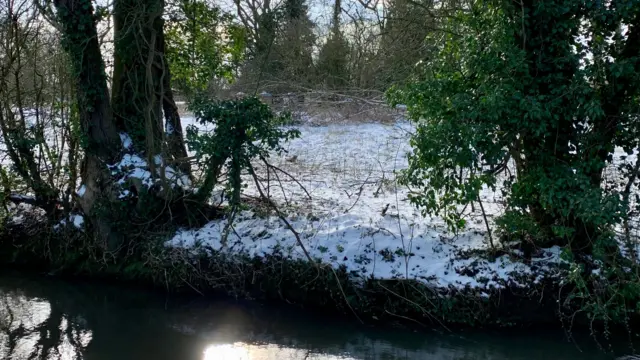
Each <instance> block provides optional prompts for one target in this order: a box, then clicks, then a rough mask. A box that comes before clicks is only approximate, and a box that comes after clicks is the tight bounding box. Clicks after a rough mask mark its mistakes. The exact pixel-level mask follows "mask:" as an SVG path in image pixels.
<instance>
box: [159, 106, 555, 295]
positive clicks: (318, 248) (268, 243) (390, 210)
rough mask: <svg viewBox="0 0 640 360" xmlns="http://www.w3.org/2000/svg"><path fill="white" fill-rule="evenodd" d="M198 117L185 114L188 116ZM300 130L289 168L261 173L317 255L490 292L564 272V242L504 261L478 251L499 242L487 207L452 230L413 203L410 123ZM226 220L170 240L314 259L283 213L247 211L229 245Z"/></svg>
mask: <svg viewBox="0 0 640 360" xmlns="http://www.w3.org/2000/svg"><path fill="white" fill-rule="evenodd" d="M192 123H193V120H192V119H185V125H187V124H192ZM299 130H300V131H301V134H302V136H301V138H299V139H296V140H294V141H292V142H291V143H289V144H288V145H287V148H288V154H286V155H285V156H282V157H278V158H272V159H271V161H272V164H273V165H275V166H277V167H278V168H280V169H282V170H284V172H286V174H285V173H284V172H279V171H277V172H274V170H273V169H272V170H271V171H269V173H267V170H266V169H261V176H262V178H263V179H262V180H263V182H264V184H265V187H266V188H267V189H268V193H269V196H270V197H271V198H272V199H273V200H274V201H275V202H276V203H278V204H279V205H280V206H281V207H282V208H283V209H284V211H286V212H287V214H288V221H289V222H290V223H291V225H292V226H293V228H294V229H295V230H296V232H298V233H299V234H300V238H301V240H302V242H303V245H304V246H305V248H306V249H307V250H308V252H309V254H310V255H311V257H312V258H314V260H319V261H321V262H322V263H323V264H330V265H331V266H332V267H334V268H335V269H338V268H341V267H342V268H343V269H345V270H346V271H347V272H349V273H350V274H351V275H352V276H353V278H354V279H356V280H357V279H360V280H363V279H369V278H374V279H413V280H418V281H420V282H423V283H425V284H426V285H429V286H433V287H437V288H443V289H450V288H455V289H463V288H472V289H475V290H478V292H479V293H481V294H489V293H490V292H491V290H492V289H499V288H503V287H505V286H507V285H509V286H525V285H526V284H524V283H521V282H522V279H523V278H526V279H527V281H528V282H529V281H534V282H536V281H540V280H541V279H542V278H543V277H553V276H554V275H555V274H556V273H557V271H558V267H557V265H558V264H559V263H560V262H561V260H560V253H561V249H560V248H551V249H547V250H545V251H543V252H541V253H540V254H539V255H538V257H536V258H534V259H533V260H532V261H531V262H530V263H528V264H525V263H524V262H523V261H521V260H520V259H518V258H517V256H508V255H503V256H500V257H498V258H497V259H495V261H490V260H488V259H486V258H484V257H480V256H478V255H477V254H478V253H483V252H486V250H487V249H488V248H489V243H488V239H487V235H486V232H485V224H484V222H483V221H482V214H481V212H480V209H479V208H478V207H476V208H474V209H468V210H467V213H468V215H469V219H470V221H469V223H468V226H467V229H466V230H465V231H463V232H461V233H459V234H451V233H449V232H447V231H446V226H445V223H444V221H443V220H442V219H440V218H437V217H425V216H422V215H421V214H420V213H419V211H418V210H417V209H416V208H414V207H413V206H412V205H411V204H410V203H409V202H408V199H407V196H408V193H409V190H408V189H407V188H403V187H400V186H399V185H397V184H396V181H395V179H396V173H395V172H396V171H397V170H400V169H403V168H405V167H406V166H407V160H406V154H407V152H408V151H410V146H409V143H408V139H409V136H410V133H411V131H412V127H411V125H410V124H408V123H404V122H400V123H396V124H394V125H383V124H373V123H371V124H348V125H330V126H325V127H315V126H301V127H299ZM287 174H288V175H291V176H292V177H293V178H295V179H296V181H293V180H292V179H291V178H290V177H289V176H288V175H287ZM246 180H247V183H248V184H250V185H249V187H248V188H247V189H246V191H245V194H246V195H249V196H257V195H258V191H257V189H256V187H255V186H254V185H253V183H252V181H251V180H250V178H249V177H247V178H246ZM298 182H299V183H298ZM481 199H482V201H483V204H484V208H485V210H486V211H487V213H488V217H489V218H492V217H493V216H494V215H495V214H497V213H498V212H499V211H500V198H499V196H498V194H496V193H493V192H492V191H489V190H486V191H484V192H483V193H482V196H481ZM226 227H227V223H226V220H215V221H212V222H210V223H208V224H207V225H206V226H204V227H203V228H200V229H184V230H182V231H179V232H178V233H177V234H176V235H175V236H174V237H173V238H172V239H171V240H170V241H169V242H168V243H167V245H168V246H170V247H178V248H187V249H190V250H192V251H194V252H198V251H204V252H212V251H213V252H219V251H222V252H224V253H227V254H229V255H247V256H249V257H251V258H255V257H259V258H264V257H266V256H269V255H271V254H279V255H283V256H285V257H287V258H290V259H301V260H304V259H306V256H305V255H304V252H303V250H302V249H301V247H300V246H299V244H298V243H297V239H296V236H295V235H294V233H293V232H291V231H290V230H289V229H287V227H286V226H285V224H284V223H283V222H282V221H281V220H280V219H278V218H277V217H275V216H271V217H264V216H258V215H256V214H254V213H252V212H250V211H245V212H243V213H241V214H239V215H238V216H237V217H236V218H235V220H234V222H233V227H232V231H230V233H229V235H228V238H227V244H222V239H223V233H224V232H225V228H226ZM473 254H476V255H473ZM514 255H515V254H514Z"/></svg>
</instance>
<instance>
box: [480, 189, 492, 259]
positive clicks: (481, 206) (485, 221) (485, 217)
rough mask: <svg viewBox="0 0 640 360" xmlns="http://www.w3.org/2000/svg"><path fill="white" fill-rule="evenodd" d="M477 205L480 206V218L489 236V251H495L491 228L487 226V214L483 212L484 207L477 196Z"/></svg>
mask: <svg viewBox="0 0 640 360" xmlns="http://www.w3.org/2000/svg"><path fill="white" fill-rule="evenodd" d="M478 204H480V210H481V211H482V217H483V218H484V224H485V226H486V227H487V234H488V235H489V243H490V244H491V249H492V250H495V249H496V247H495V245H494V244H493V235H492V234H491V227H490V226H489V220H488V219H487V213H486V212H485V211H484V205H482V200H480V195H478Z"/></svg>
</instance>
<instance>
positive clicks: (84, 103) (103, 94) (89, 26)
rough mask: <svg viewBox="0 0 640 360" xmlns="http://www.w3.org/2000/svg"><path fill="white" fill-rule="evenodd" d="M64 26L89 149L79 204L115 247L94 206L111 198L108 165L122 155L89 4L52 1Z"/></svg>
mask: <svg viewBox="0 0 640 360" xmlns="http://www.w3.org/2000/svg"><path fill="white" fill-rule="evenodd" d="M54 6H55V7H56V12H57V14H58V18H59V19H58V20H59V22H60V24H61V25H62V28H63V29H62V31H63V34H62V35H63V41H62V45H63V48H64V50H65V51H66V52H67V53H68V54H69V58H70V59H71V65H72V70H73V72H74V76H75V79H76V97H77V101H78V112H79V117H80V126H81V130H82V134H83V135H84V138H83V139H81V146H82V147H83V149H84V151H85V158H84V160H83V163H82V170H81V176H82V179H83V183H84V186H85V189H86V190H85V191H84V194H82V196H80V197H79V199H78V202H79V205H80V207H81V208H82V211H83V212H84V214H85V215H86V216H88V217H89V218H90V219H91V222H92V223H94V225H95V227H96V229H97V230H98V235H99V237H101V238H102V240H103V241H104V244H103V245H104V246H105V247H107V248H114V247H115V244H114V241H113V239H114V238H115V234H114V233H113V232H112V231H111V230H112V229H111V226H110V225H109V224H108V223H107V222H106V221H105V220H104V219H103V218H102V217H101V216H100V215H99V214H98V211H97V209H96V206H95V205H96V203H97V201H98V200H99V199H106V198H108V194H107V193H108V191H109V182H110V173H109V170H108V168H107V167H106V164H108V163H111V162H112V161H113V160H114V159H115V158H116V157H117V155H118V154H119V149H120V145H119V142H120V139H119V136H118V133H117V131H116V127H115V124H114V122H113V117H112V112H111V104H110V101H109V96H108V89H107V77H106V74H105V65H104V61H103V59H102V54H101V52H100V44H99V43H98V36H97V35H98V34H97V28H96V22H95V17H94V13H93V5H92V4H91V0H54Z"/></svg>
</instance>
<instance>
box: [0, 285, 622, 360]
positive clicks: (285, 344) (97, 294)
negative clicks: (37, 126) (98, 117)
mask: <svg viewBox="0 0 640 360" xmlns="http://www.w3.org/2000/svg"><path fill="white" fill-rule="evenodd" d="M557 335H561V334H547V335H527V336H515V335H514V336H508V335H504V334H503V335H500V336H491V335H489V334H485V335H478V334H476V335H473V336H471V335H469V336H468V337H465V336H462V335H460V334H454V335H451V334H447V335H442V334H435V333H433V334H429V333H427V334H424V333H423V334H414V333H406V332H401V331H388V330H387V331H382V330H366V331H365V330H363V329H362V328H359V327H355V326H353V325H352V324H348V323H344V324H338V323H336V322H328V321H326V320H325V319H322V318H314V317H312V316H309V315H307V314H303V313H300V312H295V311H293V310H291V309H290V308H283V309H276V308H273V307H260V306H256V305H251V306H246V305H240V304H233V303H229V302H226V301H218V302H211V301H197V302H193V301H190V300H189V301H186V300H184V299H183V300H179V299H178V300H171V301H169V302H167V301H166V299H165V298H163V297H162V296H160V295H158V294H149V293H145V292H140V291H136V290H133V289H123V288H115V287H114V288H112V287H108V286H95V285H89V284H84V285H80V284H74V285H70V284H67V283H63V282H59V281H53V280H49V279H47V280H42V279H25V278H23V277H16V276H0V358H1V359H19V360H22V359H56V360H57V359H60V360H63V359H64V360H67V359H69V360H71V359H74V360H75V359H117V360H125V359H136V360H138V359H151V360H162V359H180V360H190V359H193V360H364V359H367V360H368V359H373V360H383V359H384V360H387V359H388V360H398V359H403V360H404V359H407V360H408V359H420V360H422V359H430V360H466V359H469V360H471V359H472V360H507V359H508V360H529V359H563V360H572V359H576V360H577V359H580V360H589V359H594V360H595V359H609V358H611V357H609V356H606V355H604V354H601V353H599V352H598V351H597V350H595V349H594V348H593V346H591V347H589V346H587V347H585V348H584V349H583V350H584V351H583V352H580V351H579V350H578V349H577V348H576V347H575V346H574V345H572V344H569V343H566V342H563V341H562V337H561V336H557Z"/></svg>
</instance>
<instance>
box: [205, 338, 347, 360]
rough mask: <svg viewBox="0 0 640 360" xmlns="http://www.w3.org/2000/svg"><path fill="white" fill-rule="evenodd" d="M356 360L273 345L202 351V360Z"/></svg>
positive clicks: (213, 347) (235, 344) (222, 346)
mask: <svg viewBox="0 0 640 360" xmlns="http://www.w3.org/2000/svg"><path fill="white" fill-rule="evenodd" d="M254 359H260V360H356V359H355V358H353V357H350V356H338V355H329V354H318V353H314V352H312V351H311V350H302V349H294V348H288V347H282V346H278V345H274V344H266V345H253V344H247V343H241V342H237V343H234V344H223V345H211V346H209V347H207V348H206V349H205V351H204V360H254Z"/></svg>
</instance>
